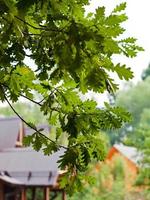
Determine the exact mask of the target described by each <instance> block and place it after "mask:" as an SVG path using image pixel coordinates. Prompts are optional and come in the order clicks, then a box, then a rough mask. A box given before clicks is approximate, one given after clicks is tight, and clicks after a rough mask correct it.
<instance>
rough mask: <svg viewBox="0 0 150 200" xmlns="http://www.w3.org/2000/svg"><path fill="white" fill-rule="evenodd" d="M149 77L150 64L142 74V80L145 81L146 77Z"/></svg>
mask: <svg viewBox="0 0 150 200" xmlns="http://www.w3.org/2000/svg"><path fill="white" fill-rule="evenodd" d="M149 76H150V64H149V65H148V67H147V68H146V69H145V70H144V71H143V72H142V76H141V78H142V80H145V79H146V78H147V77H149Z"/></svg>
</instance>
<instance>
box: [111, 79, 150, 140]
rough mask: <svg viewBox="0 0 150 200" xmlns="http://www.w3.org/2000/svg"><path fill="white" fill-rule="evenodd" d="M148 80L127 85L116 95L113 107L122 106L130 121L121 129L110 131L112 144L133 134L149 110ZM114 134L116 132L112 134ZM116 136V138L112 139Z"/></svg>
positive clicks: (149, 87) (149, 83)
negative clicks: (128, 114)
mask: <svg viewBox="0 0 150 200" xmlns="http://www.w3.org/2000/svg"><path fill="white" fill-rule="evenodd" d="M149 85H150V78H149V77H147V79H145V80H144V81H141V82H139V83H137V84H136V85H131V84H130V85H128V86H126V87H125V88H124V90H122V91H119V92H118V93H117V94H116V98H115V103H114V105H115V106H122V107H123V108H125V109H127V110H128V111H129V112H130V113H131V115H132V121H130V123H126V124H124V126H123V127H122V128H121V129H118V131H117V130H115V131H111V133H110V134H109V135H110V138H111V140H112V141H113V142H115V141H120V140H121V139H122V138H124V137H125V136H126V135H128V134H129V135H130V134H133V132H134V130H135V129H136V128H137V127H138V125H139V123H140V121H141V117H143V116H142V115H143V113H144V112H146V110H149V109H150V101H149V99H150V86H149ZM114 132H116V133H115V134H114ZM114 136H116V137H114Z"/></svg>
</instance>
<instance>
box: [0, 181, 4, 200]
mask: <svg viewBox="0 0 150 200" xmlns="http://www.w3.org/2000/svg"><path fill="white" fill-rule="evenodd" d="M0 200H4V187H3V184H2V183H0Z"/></svg>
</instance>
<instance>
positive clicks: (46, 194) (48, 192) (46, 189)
mask: <svg viewBox="0 0 150 200" xmlns="http://www.w3.org/2000/svg"><path fill="white" fill-rule="evenodd" d="M49 195H50V189H49V187H46V188H44V200H49Z"/></svg>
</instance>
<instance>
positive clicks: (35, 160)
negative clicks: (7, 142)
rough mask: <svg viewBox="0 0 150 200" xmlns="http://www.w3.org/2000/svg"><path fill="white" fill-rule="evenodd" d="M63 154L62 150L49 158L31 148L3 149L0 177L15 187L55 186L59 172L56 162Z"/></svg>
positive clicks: (0, 157)
mask: <svg viewBox="0 0 150 200" xmlns="http://www.w3.org/2000/svg"><path fill="white" fill-rule="evenodd" d="M63 154H64V149H60V150H59V151H58V152H56V153H53V154H52V155H50V156H45V155H43V153H42V152H36V151H34V150H32V149H31V148H13V149H5V150H3V151H1V152H0V172H1V176H3V179H4V180H5V181H6V182H10V183H11V182H14V184H17V185H28V186H44V185H49V186H50V185H51V186H52V185H55V184H56V181H57V177H58V175H59V171H60V169H59V167H58V163H57V161H58V160H59V158H60V156H61V155H63ZM1 176H0V178H1ZM6 176H7V177H6ZM6 178H7V180H6ZM11 178H12V179H13V180H11ZM1 180H2V179H1ZM15 182H16V183H15Z"/></svg>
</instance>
